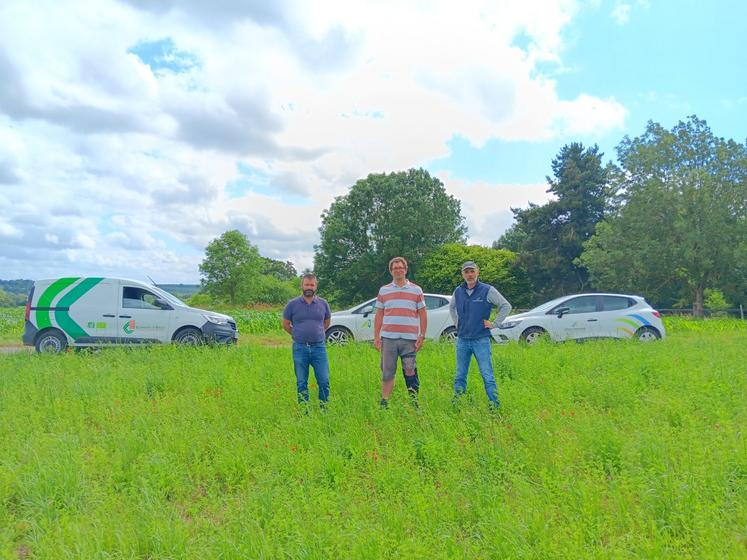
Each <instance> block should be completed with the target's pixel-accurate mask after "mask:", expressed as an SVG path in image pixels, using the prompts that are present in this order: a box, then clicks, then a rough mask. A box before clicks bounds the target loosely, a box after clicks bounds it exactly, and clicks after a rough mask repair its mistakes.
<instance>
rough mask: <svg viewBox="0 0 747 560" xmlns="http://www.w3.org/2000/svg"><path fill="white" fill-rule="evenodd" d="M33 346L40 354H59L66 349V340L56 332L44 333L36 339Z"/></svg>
mask: <svg viewBox="0 0 747 560" xmlns="http://www.w3.org/2000/svg"><path fill="white" fill-rule="evenodd" d="M34 346H36V351H37V352H39V353H40V354H59V353H60V352H63V351H64V350H65V348H67V338H66V337H65V335H64V334H62V333H61V332H60V331H58V330H51V331H45V332H43V333H42V334H41V335H39V336H38V337H37V338H36V344H35V345H34Z"/></svg>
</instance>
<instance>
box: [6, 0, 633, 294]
mask: <svg viewBox="0 0 747 560" xmlns="http://www.w3.org/2000/svg"><path fill="white" fill-rule="evenodd" d="M577 10H578V7H577V5H576V3H575V2H573V1H570V0H556V1H550V0H546V1H545V0H537V1H530V2H525V1H519V0H510V1H507V2H501V3H495V2H490V1H487V0H486V1H484V2H477V3H468V4H461V5H457V4H454V3H453V2H448V1H445V0H443V1H437V2H429V3H401V2H394V1H391V2H383V3H370V2H363V1H362V0H360V1H358V0H355V1H353V0H348V1H344V2H343V1H330V2H325V3H322V4H319V3H314V4H313V5H312V4H310V3H307V2H295V1H289V2H284V3H276V4H272V6H270V5H269V4H268V5H267V6H265V5H263V4H262V3H256V2H251V3H245V2H239V1H238V0H237V1H232V0H220V1H218V2H215V3H213V4H212V5H211V8H210V9H207V8H205V4H204V3H201V2H197V1H188V2H174V1H170V2H155V1H153V2H150V1H148V0H126V1H121V2H116V1H114V0H104V1H101V2H89V1H86V0H70V1H68V2H64V3H59V2H55V1H52V0H40V1H39V2H34V3H28V2H23V1H22V0H10V1H6V2H4V3H3V4H2V5H1V6H0V53H4V54H3V55H2V56H0V143H1V144H2V145H3V147H4V152H3V154H2V157H1V158H0V189H1V190H0V208H1V209H2V211H3V218H2V221H0V238H1V239H2V245H1V246H0V270H2V271H3V272H2V276H12V277H39V276H40V275H42V274H44V275H56V274H68V273H85V274H88V273H98V274H102V273H111V274H124V275H135V274H151V275H153V276H154V277H156V276H158V279H159V281H196V280H197V276H198V271H197V264H198V263H199V261H200V260H201V258H202V255H203V249H204V247H205V245H206V244H207V243H208V242H209V241H210V240H211V239H213V238H214V237H216V236H217V235H219V234H220V233H222V232H223V231H225V230H227V229H229V228H234V227H235V228H239V229H241V230H242V231H244V232H245V233H246V234H247V235H248V236H249V238H250V239H251V240H252V242H253V243H256V244H257V245H258V246H259V247H260V250H261V251H262V253H263V254H265V255H267V256H271V257H273V258H279V259H283V260H284V259H291V260H293V261H294V262H295V264H296V266H297V268H299V269H300V268H304V267H306V266H310V265H311V262H312V256H313V245H314V243H315V242H316V241H317V240H318V227H319V224H320V214H321V212H322V211H323V210H324V209H325V208H326V207H328V206H329V204H330V203H331V201H332V200H333V199H334V197H335V196H337V195H340V194H343V193H344V192H345V191H346V189H347V188H349V187H350V186H351V185H352V184H353V183H354V182H355V181H356V180H357V179H359V178H361V177H365V176H366V175H367V174H369V173H376V172H388V171H395V170H401V169H406V168H409V167H413V166H418V165H422V164H423V162H427V161H431V160H434V159H438V158H442V157H444V156H447V155H448V152H449V148H448V141H449V140H450V139H451V138H453V137H454V136H455V135H460V136H462V137H464V138H467V139H468V140H469V141H470V142H471V143H472V144H474V145H475V146H481V145H483V144H484V143H485V142H487V141H488V140H490V139H501V140H504V141H513V140H546V139H552V138H556V137H559V136H565V135H573V134H589V135H602V134H605V133H607V132H609V131H614V130H617V129H619V128H621V127H622V125H623V122H624V119H625V116H626V110H625V108H624V107H623V106H622V105H621V104H620V103H619V102H618V101H616V100H615V99H614V98H613V97H606V98H602V97H595V96H591V95H586V94H582V95H579V96H577V97H575V98H572V99H567V98H563V97H561V96H560V95H559V93H558V89H557V86H556V83H555V81H554V80H552V79H549V78H547V77H546V76H544V75H543V74H542V72H541V71H540V66H538V65H539V64H540V63H548V62H549V63H557V64H562V54H563V30H564V28H565V27H566V26H567V25H568V24H569V22H571V21H572V19H573V17H574V16H575V14H576V12H577ZM517 34H522V36H523V37H526V39H527V42H526V46H525V48H524V49H522V48H518V47H517V46H515V45H514V44H513V41H514V38H515V37H516V36H517ZM166 38H168V39H169V40H170V41H172V42H173V44H174V45H175V48H176V49H178V50H179V52H184V53H188V54H189V55H190V56H193V57H194V60H195V61H196V62H195V64H194V65H193V66H189V67H188V68H187V69H186V71H184V72H180V73H174V72H169V71H159V72H158V73H157V74H156V73H154V72H153V71H152V70H151V68H150V67H149V66H148V64H146V63H145V62H144V61H143V60H140V59H139V58H138V56H136V55H135V54H133V53H132V52H129V51H130V49H131V48H132V47H133V46H135V45H138V44H143V43H147V42H153V41H160V40H163V39H166ZM239 164H241V165H242V166H245V167H247V168H251V169H253V170H256V172H257V174H259V175H261V176H262V177H264V180H263V182H262V184H257V183H256V181H254V179H253V178H251V177H250V178H247V177H246V176H245V175H244V174H242V173H241V172H240V171H239V167H238V166H239ZM239 179H240V180H241V181H243V183H242V185H243V187H242V189H240V192H237V193H229V192H227V190H226V188H227V186H228V185H229V184H230V183H232V182H234V181H237V180H239ZM444 181H445V184H446V186H447V189H449V191H450V192H452V193H454V194H456V195H457V196H459V198H461V199H462V204H463V209H464V213H465V215H466V216H467V217H468V221H469V226H470V232H471V235H472V240H473V241H477V242H483V243H490V242H491V241H493V240H494V239H496V238H497V237H498V236H499V235H500V233H501V231H499V230H500V229H501V228H504V229H505V226H506V225H507V224H508V223H510V213H509V210H508V208H509V206H512V205H513V206H526V203H527V202H528V201H530V200H531V201H533V202H543V201H544V200H546V194H545V193H544V190H545V187H544V185H542V186H540V185H513V186H509V185H492V184H488V183H483V182H472V183H467V182H463V181H458V180H456V179H455V178H453V177H445V178H444ZM485 200H489V201H490V204H483V201H485Z"/></svg>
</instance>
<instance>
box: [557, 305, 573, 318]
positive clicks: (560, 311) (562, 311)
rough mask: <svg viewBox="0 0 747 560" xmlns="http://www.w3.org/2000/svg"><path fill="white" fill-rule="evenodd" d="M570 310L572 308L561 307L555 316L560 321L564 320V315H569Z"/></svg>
mask: <svg viewBox="0 0 747 560" xmlns="http://www.w3.org/2000/svg"><path fill="white" fill-rule="evenodd" d="M570 310H571V308H570V307H561V308H559V309H556V310H555V314H556V315H557V316H558V319H562V318H563V315H565V314H566V313H568V312H569V311H570Z"/></svg>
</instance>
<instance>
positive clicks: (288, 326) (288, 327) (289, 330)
mask: <svg viewBox="0 0 747 560" xmlns="http://www.w3.org/2000/svg"><path fill="white" fill-rule="evenodd" d="M283 330H284V331H285V332H287V333H288V334H290V335H292V334H293V325H292V324H291V322H290V321H289V320H288V319H283Z"/></svg>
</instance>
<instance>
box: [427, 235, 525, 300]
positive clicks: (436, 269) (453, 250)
mask: <svg viewBox="0 0 747 560" xmlns="http://www.w3.org/2000/svg"><path fill="white" fill-rule="evenodd" d="M465 261H474V262H475V263H476V264H477V266H479V267H480V281H482V282H485V283H487V284H490V285H492V286H495V287H496V289H498V291H499V292H501V293H502V294H503V295H504V296H505V297H506V299H508V301H509V302H511V305H513V306H514V307H526V306H527V305H529V299H530V293H529V279H528V278H527V275H526V271H525V270H524V269H522V268H521V266H519V264H518V262H517V255H516V253H514V252H512V251H508V250H506V249H491V248H489V247H483V246H481V245H463V244H461V243H447V244H445V245H441V246H440V247H438V248H437V249H435V250H434V251H433V252H431V253H430V254H429V255H428V256H427V257H426V259H425V260H424V261H423V264H422V265H421V266H420V268H419V269H418V274H417V277H416V278H415V280H416V281H417V282H418V283H419V284H420V285H421V286H422V287H423V289H424V290H425V291H428V292H435V293H441V294H450V293H452V292H453V291H454V288H456V286H457V285H458V284H460V283H461V282H463V281H464V279H463V278H462V273H461V266H462V263H464V262H465Z"/></svg>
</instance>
